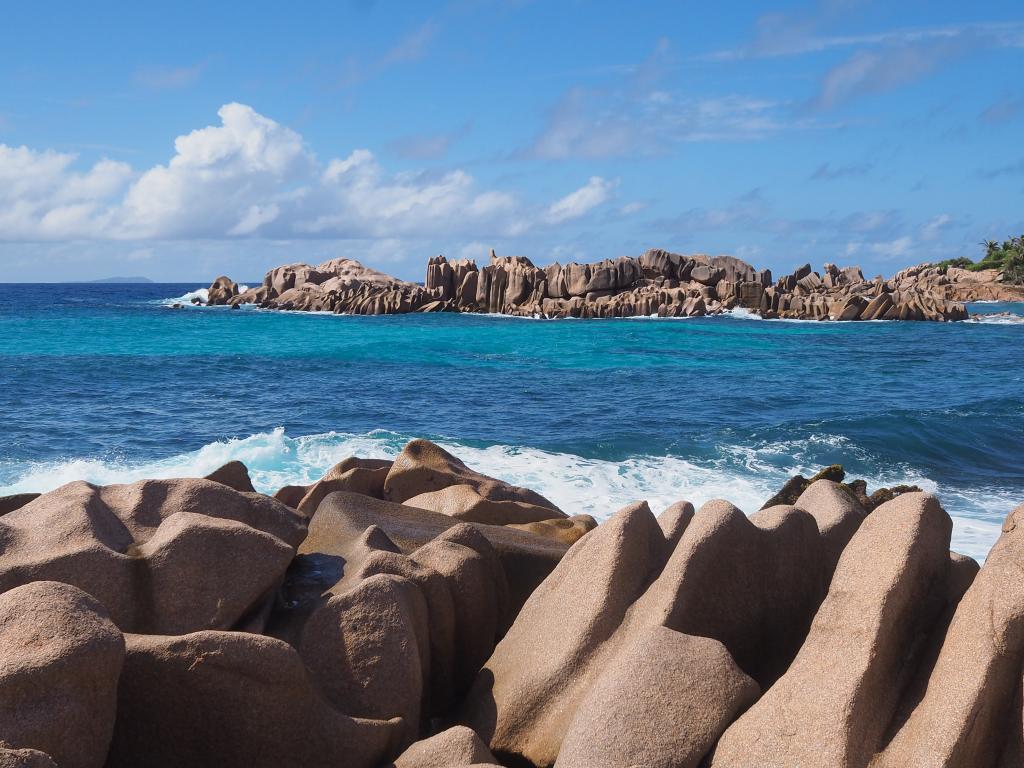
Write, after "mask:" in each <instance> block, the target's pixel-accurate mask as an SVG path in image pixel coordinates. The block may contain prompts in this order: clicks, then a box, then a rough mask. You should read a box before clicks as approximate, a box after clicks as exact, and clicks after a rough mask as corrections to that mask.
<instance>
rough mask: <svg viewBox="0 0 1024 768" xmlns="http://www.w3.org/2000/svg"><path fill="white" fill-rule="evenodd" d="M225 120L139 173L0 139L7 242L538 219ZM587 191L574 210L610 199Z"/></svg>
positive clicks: (454, 181)
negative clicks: (85, 164) (83, 164)
mask: <svg viewBox="0 0 1024 768" xmlns="http://www.w3.org/2000/svg"><path fill="white" fill-rule="evenodd" d="M218 115H219V116H220V124H219V125H213V126H208V127H205V128H200V129H197V130H194V131H192V132H191V133H189V134H186V135H184V136H179V137H178V138H177V139H176V140H175V142H174V149H175V152H174V155H173V156H172V157H171V159H170V160H169V161H168V162H167V163H165V164H161V165H157V166H154V167H152V168H149V169H148V170H145V171H144V172H141V173H139V172H136V171H134V170H133V169H132V168H131V167H130V166H129V165H127V164H126V163H121V162H114V161H111V160H101V161H99V162H97V163H96V164H95V165H93V166H92V168H90V169H88V170H86V171H83V172H79V171H76V170H75V169H74V167H73V166H74V163H75V161H76V156H75V155H72V154H66V153H59V152H54V151H51V150H44V151H36V150H33V149H30V148H28V147H9V146H6V145H3V144H0V203H2V205H0V240H23V241H30V240H60V239H74V238H79V239H82V238H84V239H112V240H188V239H202V238H224V237H241V236H258V237H265V238H278V239H287V238H345V239H348V238H356V239H358V238H380V237H384V238H392V237H407V236H420V237H428V236H444V237H450V236H456V235H458V236H466V235H470V236H472V235H477V236H501V235H514V234H518V233H521V232H523V231H524V230H525V229H526V228H527V227H529V226H530V224H531V222H535V221H537V219H538V218H539V216H540V214H538V213H537V212H535V211H534V212H531V210H530V208H529V207H528V206H525V205H524V204H522V203H521V202H520V201H519V200H518V198H517V197H516V196H514V195H512V194H510V193H508V192H505V191H501V190H494V189H479V188H478V184H477V182H476V180H475V179H474V178H473V177H472V176H471V175H470V174H469V173H467V172H466V171H464V170H461V169H454V170H447V171H442V172H429V173H427V172H423V173H416V172H412V173H398V174H394V173H389V172H387V171H385V170H384V169H383V168H382V167H381V166H380V164H379V163H378V161H377V159H376V157H375V156H374V154H373V153H372V152H370V151H369V150H367V149H356V150H354V151H353V152H351V153H350V154H349V155H348V156H347V157H344V158H334V159H331V160H329V161H328V162H327V163H326V164H323V163H321V162H320V161H318V160H317V158H316V156H315V155H314V154H313V152H312V151H311V150H310V149H309V147H307V146H306V144H305V142H304V141H303V138H302V136H300V135H299V134H298V133H296V132H295V131H293V130H292V129H290V128H287V127H285V126H282V125H280V124H278V123H277V122H275V121H274V120H271V119H270V118H267V117H265V116H263V115H261V114H259V113H258V112H256V111H255V110H253V109H252V108H251V107H248V106H245V105H243V104H235V103H232V104H226V105H224V106H223V107H221V109H220V110H219V111H218ZM580 194H581V197H580V198H578V199H576V198H574V200H576V202H575V205H576V206H586V205H588V202H587V201H588V199H593V196H594V195H595V194H596V195H599V196H600V195H602V194H605V192H603V191H602V189H601V188H600V185H598V187H595V188H594V189H590V190H589V191H588V190H587V189H586V188H585V189H584V190H581V191H580ZM570 197H571V196H570ZM567 200H568V199H567ZM562 204H563V206H565V207H564V211H563V214H562V215H563V218H564V219H565V220H568V219H570V218H573V216H574V215H575V214H573V212H572V210H571V207H572V205H573V202H572V201H569V202H563V203H562ZM594 204H596V203H593V202H591V203H589V205H591V206H592V205H594ZM559 210H562V209H559Z"/></svg>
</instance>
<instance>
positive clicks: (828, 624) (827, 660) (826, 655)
mask: <svg viewBox="0 0 1024 768" xmlns="http://www.w3.org/2000/svg"><path fill="white" fill-rule="evenodd" d="M951 531H952V523H951V521H950V519H949V516H948V515H947V514H946V513H945V512H944V511H943V509H942V508H941V507H940V506H939V503H938V501H937V500H936V499H935V497H933V496H929V495H927V494H916V493H915V494H907V495H904V496H901V497H899V498H898V499H895V500H893V501H891V502H889V503H888V504H885V505H883V506H882V507H879V508H878V509H877V510H875V511H874V512H873V513H872V514H871V515H870V516H869V517H868V518H867V519H866V520H865V522H864V523H863V524H862V525H861V527H860V529H859V530H858V531H857V533H856V535H855V536H854V537H853V539H852V540H851V541H850V544H849V545H848V546H847V548H846V550H845V551H844V552H843V555H842V558H841V559H840V560H839V564H838V566H837V568H836V572H835V575H834V577H833V578H832V583H831V587H830V589H829V593H828V596H827V597H826V598H825V601H824V602H823V603H822V604H821V607H820V608H819V610H818V612H817V614H816V615H815V617H814V623H813V625H812V626H811V630H810V633H809V634H808V636H807V638H806V640H805V641H804V643H803V646H802V647H801V649H800V652H799V653H798V654H797V657H796V658H795V659H794V661H793V663H792V665H791V666H790V667H789V669H788V670H787V671H786V673H785V674H784V675H783V676H782V677H781V678H780V679H779V680H778V681H777V682H776V683H775V685H773V686H772V687H771V688H770V689H768V691H767V692H766V693H765V694H764V696H762V697H761V698H760V699H759V700H758V701H757V703H756V704H754V705H753V706H752V707H751V708H750V709H749V710H748V711H747V712H746V714H744V715H743V716H742V717H741V718H740V719H739V720H738V721H736V723H734V724H733V725H732V726H731V727H730V728H729V729H728V730H727V731H726V732H725V734H724V735H723V736H722V738H721V739H720V740H719V742H718V745H717V747H716V748H715V753H714V758H713V760H712V762H711V765H712V766H715V767H716V768H725V767H726V766H736V767H737V768H740V767H741V766H744V767H745V766H750V765H758V766H764V768H769V767H771V766H779V768H783V767H785V766H794V765H801V766H807V767H808V768H810V767H811V766H822V768H824V767H825V766H851V767H853V766H866V765H867V764H868V762H869V761H870V760H871V758H872V756H873V755H874V753H875V751H876V750H877V749H878V748H879V747H880V746H881V744H880V742H881V740H882V737H883V735H884V732H885V729H886V727H887V725H888V723H889V720H890V718H891V717H892V715H893V713H894V711H895V709H896V706H897V703H898V700H899V696H900V693H901V691H902V689H903V687H904V685H905V684H906V682H907V675H908V674H909V672H910V671H911V670H908V669H907V668H906V661H907V659H908V657H909V656H910V655H911V652H912V650H913V648H914V645H915V643H916V642H917V641H918V639H919V636H920V633H921V632H922V631H923V629H924V628H925V627H927V626H928V625H929V623H930V622H931V621H932V620H933V619H934V618H935V612H934V609H933V601H932V600H930V599H929V596H930V594H931V592H932V589H933V588H934V587H935V585H936V584H937V583H944V580H945V577H946V572H947V569H948V565H949V536H950V533H951Z"/></svg>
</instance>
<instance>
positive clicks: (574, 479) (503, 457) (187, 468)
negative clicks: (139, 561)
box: [0, 428, 1015, 559]
mask: <svg viewBox="0 0 1024 768" xmlns="http://www.w3.org/2000/svg"><path fill="white" fill-rule="evenodd" d="M408 439H409V437H408V436H403V435H399V434H396V433H394V432H388V431H383V430H381V431H374V432H369V433H366V434H352V433H342V432H325V433H320V434H313V435H305V436H299V437H290V436H288V435H287V434H285V431H284V429H283V428H277V429H275V430H273V431H271V432H261V433H258V434H254V435H250V436H248V437H244V438H235V439H230V440H223V441H217V442H213V443H209V444H207V445H204V446H203V447H201V448H199V449H198V450H196V451H191V452H188V453H181V454H177V455H174V456H169V457H167V458H163V459H157V460H152V461H141V462H116V461H100V460H95V459H70V460H68V461H57V462H38V463H25V464H23V465H21V466H19V467H16V468H12V467H10V466H8V467H6V468H5V472H4V474H5V476H6V477H8V478H9V479H10V482H9V483H8V484H7V485H6V486H3V487H0V495H6V494H12V493H23V492H39V491H48V490H52V489H53V488H56V487H58V486H60V485H63V484H64V483H67V482H71V481H73V480H87V481H89V482H92V483H96V484H100V485H105V484H110V483H125V482H133V481H136V480H141V479H144V478H169V477H201V476H203V475H207V474H209V473H210V472H212V471H213V470H215V469H217V468H218V467H220V466H222V465H223V464H225V463H227V462H228V461H231V460H238V461H241V462H243V463H244V464H245V465H246V466H247V467H248V468H249V473H250V476H251V477H252V481H253V484H254V485H255V487H256V488H257V490H259V491H262V492H264V493H273V492H274V491H276V490H277V489H278V488H280V487H282V486H284V485H292V484H308V483H312V482H314V481H316V480H317V479H319V478H320V477H321V476H322V475H323V474H324V473H325V472H326V471H327V470H328V469H329V468H330V467H331V466H333V465H334V464H336V463H337V462H339V461H341V460H342V459H344V458H346V457H348V456H362V457H365V458H394V457H395V456H396V455H398V453H399V452H400V451H401V449H402V446H403V445H405V443H406V442H407V441H408ZM818 439H820V440H823V441H828V440H830V439H831V440H835V439H837V438H834V437H832V436H828V435H822V436H818ZM437 442H438V444H440V445H441V446H442V447H444V448H445V449H447V450H449V451H450V452H452V453H453V454H455V455H456V456H458V457H459V458H461V459H462V460H463V461H465V462H466V464H468V465H469V466H470V467H472V468H473V469H476V470H478V471H480V472H483V473H484V474H487V475H491V476H494V477H499V478H501V479H503V480H507V481H509V482H511V483H514V484H516V485H521V486H524V487H527V488H532V489H534V490H536V491H538V492H540V493H542V494H543V495H545V496H547V497H548V498H549V499H551V500H552V501H553V502H554V503H556V504H557V505H558V506H560V507H561V508H562V509H563V510H565V511H566V512H568V513H569V514H589V515H593V516H594V517H595V518H597V519H598V520H605V519H607V518H608V517H609V516H610V515H611V514H613V513H614V512H615V511H616V510H617V509H619V508H621V507H622V506H624V505H626V504H628V503H630V502H633V501H638V500H646V501H647V502H648V503H649V504H650V506H651V509H652V510H654V512H655V513H658V512H660V511H661V510H662V509H664V508H665V507H667V506H668V505H670V504H672V503H674V502H676V501H679V500H681V499H686V500H688V501H690V502H692V503H693V504H694V505H695V506H697V507H699V506H700V505H701V504H703V503H705V502H707V501H710V500H711V499H718V498H721V499H727V500H729V501H731V502H732V503H733V504H735V505H736V506H738V507H739V508H740V509H743V510H744V511H745V512H747V513H748V514H749V513H752V512H755V511H757V510H758V509H759V508H760V507H761V505H762V504H763V503H764V501H765V500H766V499H768V498H769V497H770V496H771V495H773V494H774V493H775V492H776V491H777V490H778V489H779V488H780V487H781V486H782V484H783V483H784V482H785V481H786V480H787V479H788V477H789V475H790V474H791V473H795V472H800V473H803V474H805V475H807V474H810V473H812V472H814V471H815V470H816V469H817V468H816V467H812V466H807V467H804V466H802V465H800V464H799V463H798V464H797V465H796V466H792V467H788V468H787V469H785V470H782V469H779V468H778V467H776V466H773V465H772V464H771V463H770V462H769V461H768V459H769V458H770V457H769V456H768V454H770V453H771V452H772V451H770V450H766V448H765V447H762V448H760V449H753V448H749V447H748V448H743V447H735V448H734V449H733V450H731V451H727V453H728V454H731V456H730V457H729V460H728V462H724V461H715V462H709V463H708V464H707V465H703V466H702V465H699V464H696V463H694V462H691V461H687V460H685V459H682V458H678V457H673V456H633V457H630V458H627V459H625V460H623V461H608V460H604V459H596V458H588V457H584V456H578V455H575V454H571V453H560V452H553V451H545V450H541V449H538V448H532V447H527V446H513V445H490V446H483V447H481V446H473V445H464V444H460V443H458V442H454V441H450V440H438V441H437ZM791 449H792V446H780V447H779V448H778V450H779V451H782V452H786V451H789V450H791ZM865 479H867V480H868V484H869V487H871V488H874V487H878V486H879V485H883V484H885V485H891V484H895V483H901V482H907V483H916V484H917V485H919V486H920V487H922V488H923V489H924V490H926V491H929V492H933V493H937V494H938V495H939V497H940V499H941V500H942V502H943V504H944V506H945V507H946V509H947V510H949V511H950V513H951V515H952V516H953V542H952V547H953V549H954V550H956V551H958V552H962V553H964V554H967V555H970V556H972V557H975V558H979V559H982V558H984V557H985V555H986V554H987V552H988V550H989V548H990V547H991V546H992V544H993V543H994V542H995V540H996V539H997V538H998V536H999V531H1000V524H999V521H1001V520H1002V518H1003V517H1004V516H1005V515H1006V514H1007V513H1008V512H1009V511H1010V510H1011V509H1012V508H1013V507H1014V506H1015V501H1014V499H1012V498H1010V497H1009V496H1007V495H1005V494H1003V493H999V492H986V491H984V490H980V491H977V492H970V493H967V492H963V491H957V490H954V489H944V488H942V487H941V486H939V485H938V484H936V483H935V482H932V481H930V480H928V479H926V478H922V477H916V476H912V475H906V474H900V473H898V472H897V473H891V472H890V473H889V474H888V475H886V476H884V477H875V478H865Z"/></svg>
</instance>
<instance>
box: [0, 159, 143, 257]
mask: <svg viewBox="0 0 1024 768" xmlns="http://www.w3.org/2000/svg"><path fill="white" fill-rule="evenodd" d="M75 159H76V157H75V155H73V154H68V153H63V152H54V151H52V150H44V151H41V152H39V151H35V150H32V149H29V148H28V147H9V146H7V145H5V144H0V203H2V205H0V235H2V236H3V237H4V238H5V239H12V240H14V239H36V238H40V239H61V238H66V237H75V236H86V237H89V236H94V235H97V234H100V233H101V232H102V230H103V229H104V227H105V226H107V225H108V223H109V219H110V216H111V211H110V208H109V206H108V205H107V204H106V200H108V199H109V198H110V197H111V196H114V195H116V194H118V193H120V192H121V191H122V190H124V188H125V187H126V185H127V184H128V183H129V181H130V179H131V178H132V175H133V173H132V169H131V167H130V166H129V165H127V164H126V163H121V162H115V161H113V160H101V161H99V162H98V163H96V164H95V165H93V167H92V168H90V169H89V170H87V171H85V172H77V171H74V170H72V169H71V165H72V163H74V161H75Z"/></svg>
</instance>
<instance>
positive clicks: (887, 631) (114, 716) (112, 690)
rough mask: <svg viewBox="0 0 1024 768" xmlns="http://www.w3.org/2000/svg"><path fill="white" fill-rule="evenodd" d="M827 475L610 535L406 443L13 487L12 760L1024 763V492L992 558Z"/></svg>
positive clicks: (0, 519)
mask: <svg viewBox="0 0 1024 768" xmlns="http://www.w3.org/2000/svg"><path fill="white" fill-rule="evenodd" d="M951 530H952V522H951V519H950V517H949V515H948V514H947V513H946V512H945V511H944V510H943V508H942V506H941V504H940V502H939V500H938V499H937V498H936V497H935V496H932V495H930V494H927V493H922V492H920V491H919V490H918V489H916V488H911V487H900V488H892V489H879V490H877V491H875V492H873V493H869V489H868V488H867V487H866V485H865V484H864V483H863V481H857V480H853V481H846V478H845V476H844V473H843V471H842V468H841V467H838V466H835V467H828V468H825V469H824V470H822V472H820V473H818V475H815V476H813V477H811V478H803V477H799V476H798V477H795V478H793V479H792V480H790V481H789V482H788V483H787V484H786V486H785V487H784V488H783V489H781V490H780V492H779V494H777V495H776V496H775V497H773V498H772V499H770V500H769V501H768V503H767V504H766V505H765V507H764V508H762V509H761V510H759V511H756V512H754V513H753V514H751V515H750V516H748V515H746V514H744V512H743V511H741V510H739V509H737V508H736V507H734V506H733V505H732V504H730V503H728V502H727V501H723V500H716V501H710V502H708V503H707V504H704V505H703V506H702V507H701V508H700V509H699V510H698V509H695V508H694V506H693V505H692V504H690V503H689V502H686V501H680V502H677V503H676V504H673V505H671V506H670V507H668V508H667V509H665V510H663V511H660V513H659V514H657V515H656V514H655V512H654V511H652V510H651V509H650V507H649V506H648V505H647V503H646V502H637V503H634V504H630V505H628V506H626V507H624V508H623V509H621V510H619V511H618V512H616V513H615V514H613V515H611V516H610V518H609V519H608V520H607V521H605V522H603V523H601V524H600V525H598V524H596V523H595V521H594V519H593V518H590V517H589V516H571V515H569V514H568V513H567V512H566V511H564V510H561V509H559V508H558V507H557V506H556V505H555V504H554V503H553V502H552V501H550V500H549V499H547V498H545V497H544V496H542V495H540V494H538V493H536V492H534V491H532V490H529V489H526V488H520V487H517V486H513V485H510V484H508V483H505V482H503V481H501V480H500V479H496V478H492V477H488V476H485V475H482V474H480V473H478V472H476V471H474V470H473V469H471V468H470V467H468V466H466V465H465V464H464V463H462V462H461V461H459V460H458V459H457V458H456V457H454V456H452V455H451V454H449V453H447V452H446V451H444V450H443V449H441V448H440V447H438V446H436V445H434V444H433V443H430V442H428V441H425V440H414V441H413V442H411V443H409V444H408V445H407V446H406V447H405V448H404V449H403V451H402V452H401V453H400V454H399V455H398V456H397V457H396V458H395V459H394V460H393V461H391V460H377V459H361V458H350V459H346V460H345V461H343V462H341V463H339V464H338V465H336V466H335V467H333V468H332V469H331V470H330V471H329V472H327V473H326V474H325V475H324V477H323V478H321V479H320V480H319V481H317V482H316V483H313V484H311V485H308V486H287V487H284V488H281V489H279V490H278V491H277V492H276V493H275V494H274V495H273V496H267V495H263V494H260V493H256V492H255V491H254V490H253V486H252V483H251V481H250V479H249V475H248V472H247V470H246V468H245V466H244V465H242V464H240V463H238V462H232V463H230V464H228V465H225V466H224V467H222V468H220V469H219V470H217V471H216V472H214V473H213V474H211V475H209V476H208V477H206V478H201V479H197V478H193V479H174V480H144V481H139V482H134V483H130V484H125V485H108V486H95V485H91V484H88V483H85V482H73V483H69V484H67V485H64V486H62V487H61V488H58V489H56V490H54V491H50V492H48V493H44V494H21V495H19V496H17V497H5V498H2V499H0V542H2V546H0V766H5V767H6V766H21V767H22V768H42V767H43V766H46V767H49V768H52V766H60V767H61V768H102V767H103V766H108V767H110V768H119V767H120V766H125V767H126V768H127V767H128V766H131V767H132V768H137V766H143V765H145V766H152V767H156V768H160V767H162V766H167V767H168V768H169V767H170V766H175V767H177V766H186V765H189V766H214V765H216V766H220V767H221V768H236V767H237V768H243V767H245V768H253V767H255V768H264V767H265V768H280V767H281V766H308V767H311V768H318V767H320V766H323V768H328V766H331V767H333V768H337V766H346V767H347V768H457V767H458V766H478V767H479V766H499V765H501V766H535V767H536V768H548V767H550V766H555V768H583V767H586V768H622V766H629V765H637V766H640V765H642V766H645V767H652V768H662V767H664V768H669V767H673V768H678V767H680V766H681V767H683V768H697V766H711V768H749V766H754V765H756V766H759V767H760V768H772V767H778V768H783V767H787V768H788V767H791V766H796V765H800V766H806V767H808V768H810V767H812V766H821V768H825V767H826V766H827V767H829V768H836V767H839V768H869V767H870V768H889V767H890V766H892V767H893V768H895V767H897V766H900V767H905V766H910V765H914V766H919V765H920V766H952V767H958V766H960V767H963V768H967V767H968V766H970V768H1006V767H1007V766H1018V765H1022V764H1024V704H1022V701H1024V694H1022V691H1024V582H1022V581H1021V579H1020V573H1021V572H1022V570H1024V505H1022V506H1020V507H1018V508H1017V509H1015V510H1014V511H1012V512H1011V513H1010V514H1009V515H1008V516H1007V518H1006V522H1005V524H1004V526H1003V533H1002V536H1001V537H1000V539H999V541H998V542H997V543H996V544H995V546H994V548H993V549H992V551H991V552H990V554H989V556H988V558H987V559H986V561H985V564H984V567H981V568H979V565H978V563H976V562H975V561H974V560H972V559H970V558H967V557H964V556H962V555H959V554H957V553H955V552H951V551H950V549H949V546H950V534H951Z"/></svg>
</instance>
